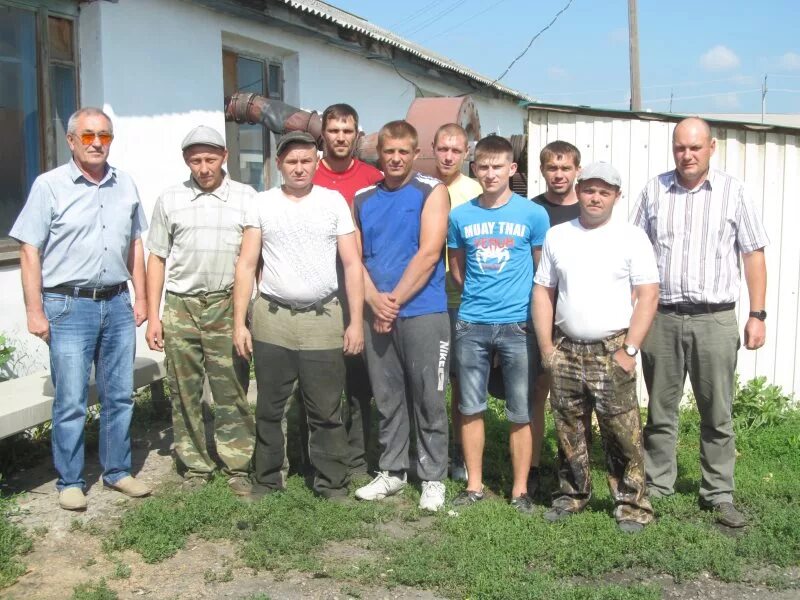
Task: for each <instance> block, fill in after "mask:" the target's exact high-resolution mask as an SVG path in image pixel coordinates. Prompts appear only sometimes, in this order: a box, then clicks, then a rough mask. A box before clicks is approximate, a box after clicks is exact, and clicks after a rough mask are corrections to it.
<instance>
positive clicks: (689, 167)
mask: <svg viewBox="0 0 800 600" xmlns="http://www.w3.org/2000/svg"><path fill="white" fill-rule="evenodd" d="M716 147H717V142H716V140H715V139H714V138H712V137H711V133H710V132H709V131H708V128H707V127H706V126H705V125H704V124H703V122H702V121H700V120H699V119H687V120H685V121H682V122H681V123H678V125H677V126H676V127H675V132H674V133H673V135H672V156H673V157H674V158H675V169H676V170H677V171H678V180H679V182H680V183H681V185H683V186H684V187H688V188H694V187H696V186H698V185H699V184H701V183H703V181H705V178H706V176H707V175H708V168H709V165H710V164H711V156H712V155H713V154H714V150H716Z"/></svg>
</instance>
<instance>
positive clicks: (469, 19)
mask: <svg viewBox="0 0 800 600" xmlns="http://www.w3.org/2000/svg"><path fill="white" fill-rule="evenodd" d="M505 1H506V0H498V1H497V2H495V3H494V4H490V5H489V6H487V7H486V8H484V9H483V10H482V11H480V12H477V13H475V14H474V15H472V16H471V17H467V18H466V19H464V20H463V21H461V22H460V23H457V24H455V25H453V26H452V27H449V28H447V29H445V30H444V31H440V32H439V33H436V34H434V35H432V36H430V37H427V38H424V39H423V40H422V41H423V42H426V41H428V40H432V39H434V38H438V37H440V36H442V35H444V34H445V33H450V32H451V31H453V30H454V29H458V28H459V27H461V26H462V25H464V24H465V23H469V22H470V21H472V20H473V19H475V18H477V17H479V16H481V15H482V14H484V13H487V12H489V11H490V10H492V9H493V8H494V7H495V6H497V5H498V4H502V3H503V2H505Z"/></svg>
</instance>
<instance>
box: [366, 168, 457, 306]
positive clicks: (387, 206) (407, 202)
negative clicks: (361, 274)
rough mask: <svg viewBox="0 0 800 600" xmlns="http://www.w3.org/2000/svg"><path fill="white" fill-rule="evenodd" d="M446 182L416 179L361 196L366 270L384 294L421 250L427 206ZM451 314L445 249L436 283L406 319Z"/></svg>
mask: <svg viewBox="0 0 800 600" xmlns="http://www.w3.org/2000/svg"><path fill="white" fill-rule="evenodd" d="M441 183H442V182H441V181H439V180H438V179H435V178H433V177H428V176H427V175H421V174H420V173H415V174H414V176H413V177H412V178H411V180H410V181H409V182H408V183H407V184H405V185H404V186H403V187H401V188H398V189H396V190H389V189H387V188H386V187H384V185H383V183H379V184H377V185H373V186H371V187H368V188H365V189H363V190H359V191H358V192H356V196H355V199H354V200H353V212H354V213H355V218H356V222H357V223H358V226H359V228H360V229H361V245H362V249H363V255H364V259H363V260H364V266H365V267H366V269H367V272H368V273H369V276H370V278H371V279H372V283H374V284H375V287H376V288H377V290H378V291H379V292H391V291H392V290H393V289H394V288H395V286H396V285H397V282H398V281H400V278H401V277H402V276H403V272H404V271H405V270H406V267H407V266H408V263H409V262H411V259H412V258H414V255H415V254H416V253H417V251H418V250H419V234H420V219H421V216H422V209H423V208H424V207H425V202H426V201H427V200H428V196H429V195H430V193H431V192H432V191H433V189H434V188H435V187H436V186H437V185H440V184H441ZM443 312H447V296H446V295H445V291H444V248H442V256H440V257H439V260H438V261H437V262H436V267H435V268H434V270H433V273H432V274H431V277H430V279H429V280H428V282H427V283H426V284H425V286H424V287H422V288H421V289H420V290H419V291H418V292H417V293H416V294H415V295H414V296H412V297H411V299H409V300H408V302H406V303H405V304H403V306H402V307H401V308H400V316H401V317H417V316H419V315H427V314H432V313H443Z"/></svg>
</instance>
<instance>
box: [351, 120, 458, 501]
mask: <svg viewBox="0 0 800 600" xmlns="http://www.w3.org/2000/svg"><path fill="white" fill-rule="evenodd" d="M418 154H419V145H418V137H417V131H416V130H415V129H414V127H412V126H411V125H410V124H409V123H407V122H406V121H392V122H390V123H387V124H386V125H384V126H383V127H382V128H381V130H380V132H379V133H378V156H379V158H380V163H381V168H382V169H383V172H384V176H385V177H384V180H383V182H381V183H378V184H376V185H373V186H371V187H368V188H365V189H363V190H360V191H358V192H357V193H356V196H355V199H354V200H353V214H354V216H355V223H356V235H357V239H358V240H359V242H360V244H361V248H362V251H363V261H364V290H365V293H364V299H365V301H366V304H367V309H366V311H365V314H364V318H365V320H366V321H367V323H366V324H365V331H364V338H365V339H364V354H365V356H366V359H367V371H368V372H369V378H370V382H371V383H372V391H373V394H374V396H375V406H376V408H377V410H378V417H379V418H378V442H379V444H380V447H381V456H380V459H379V460H378V467H379V469H380V470H379V472H378V474H377V475H376V477H375V479H373V480H372V481H371V482H370V483H368V484H367V485H365V486H363V487H360V488H359V489H357V490H356V498H358V499H359V500H382V499H383V498H385V497H386V496H391V495H393V494H396V493H398V492H399V491H400V490H402V489H403V488H404V487H405V485H406V471H407V470H408V468H409V466H410V465H409V456H408V450H409V433H410V430H411V427H414V433H415V437H416V442H417V443H416V446H417V461H416V462H417V464H416V471H417V476H418V477H419V478H420V479H421V480H422V493H421V494H420V499H419V507H420V508H422V509H425V510H430V511H437V510H439V509H440V508H441V507H442V506H443V505H444V494H445V488H444V483H443V482H442V480H443V479H444V478H445V476H446V475H447V410H446V408H445V393H446V388H447V373H448V364H449V362H450V360H449V359H450V318H449V317H448V315H447V296H446V295H445V288H444V272H445V270H444V258H443V256H444V242H445V236H446V234H447V213H448V211H449V209H450V199H449V196H448V195H447V188H446V187H445V186H444V185H443V184H442V182H441V181H439V180H438V179H434V178H433V177H428V176H427V175H421V174H420V173H417V172H415V171H414V170H413V164H414V159H415V158H416V157H417V155H418ZM410 411H413V417H410V416H409V412H410Z"/></svg>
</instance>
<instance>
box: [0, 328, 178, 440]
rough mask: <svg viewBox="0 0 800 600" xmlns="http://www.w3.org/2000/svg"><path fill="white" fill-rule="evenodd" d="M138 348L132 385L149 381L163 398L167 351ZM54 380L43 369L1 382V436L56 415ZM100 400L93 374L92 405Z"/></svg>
mask: <svg viewBox="0 0 800 600" xmlns="http://www.w3.org/2000/svg"><path fill="white" fill-rule="evenodd" d="M142 346H143V345H141V344H140V345H139V346H138V347H137V350H136V360H135V362H134V366H133V389H134V390H137V389H139V388H142V387H144V386H146V385H149V386H150V388H151V390H152V392H153V399H154V400H155V401H158V400H163V394H164V391H163V383H162V380H163V379H164V378H165V377H166V376H167V371H166V369H165V368H164V354H163V353H161V352H153V351H152V350H150V349H148V348H147V346H146V345H145V346H144V347H142ZM53 397H54V390H53V384H52V382H51V381H50V373H49V372H47V371H42V372H40V373H34V374H33V375H28V376H26V377H19V378H18V379H11V380H9V381H2V382H0V439H3V438H6V437H8V436H10V435H14V434H15V433H20V432H22V431H25V430H26V429H30V428H31V427H36V426H37V425H41V424H42V423H45V422H47V421H49V420H50V419H51V418H52V416H53V414H52V413H53ZM95 403H97V386H96V385H95V381H94V376H92V377H91V379H90V380H89V406H91V405H93V404H95Z"/></svg>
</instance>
